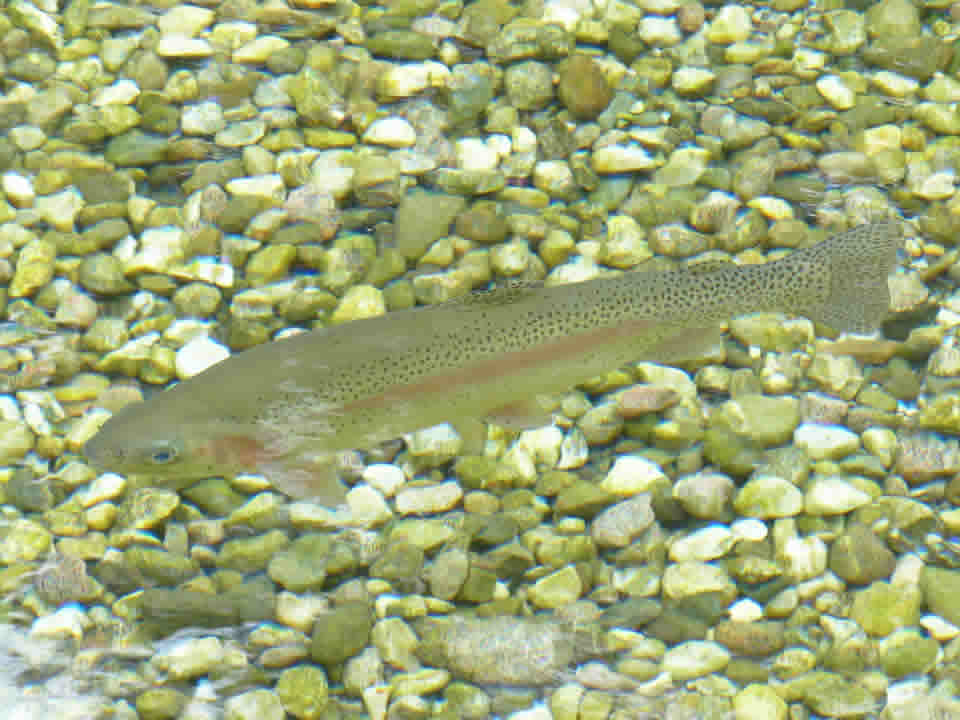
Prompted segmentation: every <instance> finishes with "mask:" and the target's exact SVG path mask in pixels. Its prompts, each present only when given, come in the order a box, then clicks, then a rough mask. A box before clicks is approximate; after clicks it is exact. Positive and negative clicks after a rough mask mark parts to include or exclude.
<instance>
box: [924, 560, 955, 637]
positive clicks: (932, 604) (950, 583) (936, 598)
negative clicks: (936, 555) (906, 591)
mask: <svg viewBox="0 0 960 720" xmlns="http://www.w3.org/2000/svg"><path fill="white" fill-rule="evenodd" d="M920 589H921V590H922V591H923V599H924V601H925V602H926V604H927V607H928V608H929V609H930V611H931V612H933V613H935V614H937V615H939V616H940V617H942V618H943V619H944V620H946V621H948V622H951V623H953V624H954V625H957V624H960V570H946V569H944V568H937V567H929V566H928V567H925V568H924V569H923V573H922V574H921V575H920Z"/></svg>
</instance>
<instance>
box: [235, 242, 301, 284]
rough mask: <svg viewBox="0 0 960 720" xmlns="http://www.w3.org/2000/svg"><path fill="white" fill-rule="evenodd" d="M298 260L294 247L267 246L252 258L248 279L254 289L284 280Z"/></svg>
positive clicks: (247, 269) (248, 268) (248, 266)
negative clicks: (294, 262)
mask: <svg viewBox="0 0 960 720" xmlns="http://www.w3.org/2000/svg"><path fill="white" fill-rule="evenodd" d="M296 258H297V249H296V248H295V247H294V246H293V245H287V244H282V245H267V246H266V247H265V248H261V249H260V250H257V251H256V252H255V253H253V255H251V256H250V260H249V262H248V263H247V268H246V271H247V279H248V280H249V281H250V284H251V285H252V286H253V287H259V286H261V285H267V284H269V283H272V282H276V281H277V280H280V279H281V278H283V277H284V276H285V275H286V274H287V273H288V272H289V270H290V266H291V265H292V264H293V261H294V260H296Z"/></svg>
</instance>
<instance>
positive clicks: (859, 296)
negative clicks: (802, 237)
mask: <svg viewBox="0 0 960 720" xmlns="http://www.w3.org/2000/svg"><path fill="white" fill-rule="evenodd" d="M902 245H903V233H902V232H901V230H900V226H899V224H898V223H896V222H877V223H870V224H869V225H861V226H859V227H855V228H853V229H852V230H848V231H847V232H844V233H841V234H839V235H836V236H834V237H832V238H830V239H829V240H827V241H825V242H823V243H820V245H817V246H816V247H815V248H810V249H811V250H814V251H818V253H817V254H820V253H822V254H823V257H822V258H821V260H822V261H823V263H824V270H826V271H828V272H829V277H830V289H829V294H828V295H827V296H826V297H825V298H823V299H822V300H821V301H820V302H817V303H815V304H814V306H812V307H807V308H805V311H804V315H806V316H807V317H808V318H810V319H811V320H813V321H814V322H818V323H821V324H823V325H828V326H830V327H832V328H833V329H835V330H839V331H845V332H855V333H870V332H873V331H874V330H876V329H877V328H878V327H879V326H880V323H881V322H882V321H883V319H884V317H885V316H886V315H887V313H888V312H889V310H890V289H889V287H888V286H887V276H888V275H889V274H890V272H891V271H892V270H893V268H894V267H895V266H896V264H897V251H898V250H899V249H900V248H901V247H902Z"/></svg>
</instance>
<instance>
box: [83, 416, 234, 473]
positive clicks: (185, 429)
mask: <svg viewBox="0 0 960 720" xmlns="http://www.w3.org/2000/svg"><path fill="white" fill-rule="evenodd" d="M147 406H151V407H150V408H147ZM228 433H229V431H225V430H224V429H223V428H221V427H219V426H218V424H217V423H215V422H214V421H211V420H206V419H202V418H193V419H192V420H184V419H183V418H181V417H179V416H177V417H176V421H174V420H171V421H169V422H167V421H165V419H164V417H163V413H161V412H158V408H156V407H154V406H152V403H142V404H137V405H128V406H127V407H125V408H123V409H122V410H120V411H118V412H117V413H115V414H114V415H113V416H112V417H111V418H110V419H109V420H107V422H106V423H104V424H103V426H102V427H101V428H100V431H99V432H98V433H97V434H96V435H94V436H93V437H92V438H90V440H88V441H87V442H86V444H85V445H84V446H83V454H84V455H85V456H86V458H87V460H88V461H90V463H91V464H92V465H94V466H95V467H98V468H101V469H103V470H109V471H111V472H117V473H121V474H124V475H134V474H137V475H149V476H154V477H159V478H169V479H171V480H175V479H183V480H188V479H199V478H204V477H213V476H219V475H233V474H236V473H237V472H242V471H244V470H246V471H248V472H250V471H253V468H252V467H244V465H245V463H244V462H243V461H244V459H245V458H244V457H243V454H244V451H245V450H249V443H246V444H245V443H244V440H243V436H242V435H238V434H237V433H236V432H235V431H234V432H233V434H228Z"/></svg>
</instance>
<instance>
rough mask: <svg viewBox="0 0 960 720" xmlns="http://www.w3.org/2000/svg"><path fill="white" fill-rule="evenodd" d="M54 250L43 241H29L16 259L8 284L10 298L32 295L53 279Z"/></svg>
mask: <svg viewBox="0 0 960 720" xmlns="http://www.w3.org/2000/svg"><path fill="white" fill-rule="evenodd" d="M56 256H57V253H56V248H54V246H53V245H52V244H51V243H48V242H45V241H43V240H31V241H30V242H28V243H27V244H26V245H25V246H24V247H23V249H22V250H21V251H20V255H19V256H18V257H17V266H16V270H15V271H14V273H13V280H12V281H11V282H10V289H9V295H10V297H11V298H18V297H26V296H28V295H32V294H33V293H34V292H36V291H37V290H38V289H39V288H41V287H43V286H44V285H46V284H47V283H48V282H50V280H51V279H52V278H53V269H54V268H53V263H54V261H55V260H56Z"/></svg>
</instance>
